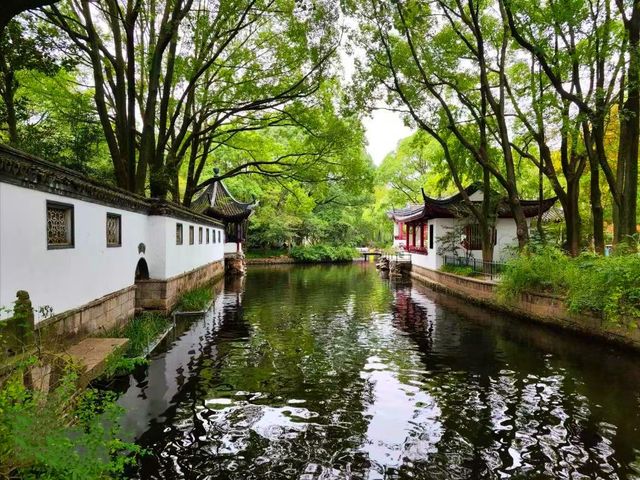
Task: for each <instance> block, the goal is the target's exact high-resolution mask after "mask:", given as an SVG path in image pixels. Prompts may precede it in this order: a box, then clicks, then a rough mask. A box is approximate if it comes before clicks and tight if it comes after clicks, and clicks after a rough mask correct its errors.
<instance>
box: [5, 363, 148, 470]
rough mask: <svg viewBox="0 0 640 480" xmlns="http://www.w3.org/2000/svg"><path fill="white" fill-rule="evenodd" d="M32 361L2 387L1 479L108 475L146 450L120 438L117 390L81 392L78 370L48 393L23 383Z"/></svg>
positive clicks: (121, 468)
mask: <svg viewBox="0 0 640 480" xmlns="http://www.w3.org/2000/svg"><path fill="white" fill-rule="evenodd" d="M34 363H35V360H32V363H31V365H33V364H34ZM31 365H23V366H22V368H18V369H16V370H15V371H14V372H13V374H12V375H11V376H10V377H9V378H6V379H5V381H4V383H3V385H2V388H1V389H0V478H42V479H60V478H82V479H88V480H89V479H103V478H109V477H113V476H118V475H119V474H120V473H122V472H123V470H124V468H125V467H126V465H127V464H129V463H134V462H135V455H136V454H139V453H141V449H140V448H139V447H137V446H136V445H134V444H129V443H125V442H123V441H122V440H121V439H120V436H121V432H120V425H119V423H118V418H119V416H120V414H121V408H120V407H118V406H117V404H116V403H115V395H114V394H112V393H104V392H98V391H96V390H92V389H89V390H86V391H84V392H81V393H78V392H77V390H76V382H77V378H78V377H77V373H76V372H75V371H74V370H73V369H65V371H64V373H63V375H62V376H61V380H60V382H59V383H57V386H55V387H54V388H53V389H52V390H51V391H50V392H49V393H44V392H41V391H38V390H31V389H29V388H26V387H25V385H24V381H23V376H24V374H25V373H26V371H27V370H28V368H29V367H30V366H31ZM131 454H134V455H133V456H132V455H131Z"/></svg>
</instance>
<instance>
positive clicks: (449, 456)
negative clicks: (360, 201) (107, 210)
mask: <svg viewBox="0 0 640 480" xmlns="http://www.w3.org/2000/svg"><path fill="white" fill-rule="evenodd" d="M636 365H637V359H636V358H633V357H631V356H629V355H625V354H622V353H620V352H615V351H611V350H609V349H607V348H606V347H602V346H597V345H594V344H592V343H590V342H588V341H585V340H583V339H575V338H570V336H569V335H568V334H559V333H556V332H550V331H548V330H544V329H540V328H538V327H535V326H532V325H530V324H524V323H520V322H518V321H517V320H514V319H510V318H506V317H503V316H501V315H499V314H496V313H493V312H488V311H486V310H482V309H478V308H475V307H473V306H470V305H468V304H465V303H464V302H461V301H460V300H457V299H455V298H452V297H449V296H446V295H442V294H437V293H435V292H432V291H430V290H428V289H426V288H423V287H420V286H417V285H414V286H411V285H409V284H399V285H395V284H391V283H389V282H388V281H383V280H381V279H380V278H379V277H378V276H377V273H376V271H375V270H374V269H372V268H370V267H369V266H367V265H359V264H354V265H350V266H320V267H291V266H288V267H271V268H257V269H252V270H250V271H249V273H248V276H247V278H246V281H245V282H244V283H243V282H239V283H237V282H236V283H235V284H233V285H232V284H229V283H228V284H227V285H226V287H225V291H224V293H223V294H222V295H220V296H218V298H217V299H216V302H215V304H214V306H213V307H212V309H211V311H209V312H208V313H207V315H206V317H205V318H203V319H199V320H197V321H194V322H191V323H190V324H188V325H186V326H185V327H184V331H183V332H181V333H179V334H178V335H176V336H175V337H174V338H173V339H171V341H170V342H168V344H167V346H166V349H165V350H164V351H163V352H162V353H159V354H157V355H156V356H155V357H154V358H153V360H152V363H151V365H150V366H149V368H148V370H147V372H146V373H145V374H144V375H142V376H139V377H138V378H133V377H132V378H131V379H130V385H129V387H128V388H127V389H126V391H125V393H124V394H123V396H122V399H121V403H122V405H124V406H125V407H126V409H127V415H126V416H125V418H124V422H125V424H126V425H127V426H129V427H130V428H131V429H132V430H133V431H134V432H135V434H136V436H138V440H139V442H140V443H141V444H142V445H143V446H144V447H145V448H147V449H148V450H149V451H150V454H149V455H148V456H147V457H145V458H144V459H143V461H142V463H141V465H140V468H139V469H138V470H137V471H136V472H131V473H132V476H138V477H140V478H176V477H184V478H212V479H272V478H273V479H280V478H282V479H300V480H315V479H320V478H323V479H329V478H336V479H337V478H341V479H342V478H344V479H378V478H413V479H430V478H494V477H516V478H522V477H535V478H541V477H547V478H594V477H598V476H599V477H601V478H632V477H633V475H639V473H638V471H636V470H637V469H638V467H639V461H638V456H639V455H638V448H639V446H640V435H639V434H638V427H639V426H640V418H639V413H638V412H639V409H638V398H639V396H638V394H639V393H640V371H639V368H638V367H637V366H636ZM634 462H635V467H634ZM634 468H635V469H636V470H634Z"/></svg>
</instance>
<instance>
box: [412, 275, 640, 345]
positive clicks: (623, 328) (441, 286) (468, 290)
mask: <svg viewBox="0 0 640 480" xmlns="http://www.w3.org/2000/svg"><path fill="white" fill-rule="evenodd" d="M411 276H412V277H413V278H415V279H417V280H419V281H421V282H423V283H425V284H426V285H427V286H429V287H431V288H433V289H434V290H439V291H444V292H447V293H450V294H452V295H455V296H458V297H461V298H464V299H466V300H468V301H469V302H471V303H474V304H478V305H483V306H486V307H490V308H493V309H494V310H499V311H503V312H507V313H509V314H513V315H517V316H519V317H522V318H526V319H529V320H533V321H536V322H538V323H544V324H547V325H550V326H553V327H559V328H564V329H567V330H572V331H574V332H579V333H581V334H584V335H588V336H590V337H596V338H602V339H606V340H608V341H611V342H614V343H617V344H618V345H624V346H627V347H632V348H633V349H637V350H640V328H638V327H640V325H636V326H631V325H629V323H630V321H627V322H625V321H622V322H621V323H619V324H618V323H612V322H605V321H604V320H603V319H602V318H600V317H597V316H594V315H589V314H584V313H581V314H575V313H572V312H569V311H568V310H567V307H566V305H565V302H564V299H563V298H562V297H559V296H557V295H548V294H544V293H536V292H525V293H523V294H521V295H520V296H519V297H518V298H516V299H514V300H513V301H510V302H509V303H504V302H501V301H500V300H499V299H498V295H497V284H496V283H493V282H488V281H483V280H478V279H475V278H467V277H462V276H459V275H454V274H451V273H446V272H440V271H436V270H430V269H428V268H422V267H419V266H417V265H412V267H411ZM636 323H638V322H636Z"/></svg>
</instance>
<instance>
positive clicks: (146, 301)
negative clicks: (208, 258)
mask: <svg viewBox="0 0 640 480" xmlns="http://www.w3.org/2000/svg"><path fill="white" fill-rule="evenodd" d="M222 275H224V264H223V262H222V261H218V262H212V263H210V264H208V265H205V266H203V267H200V268H196V269H194V270H191V271H190V272H186V273H183V274H182V275H177V276H175V277H172V278H170V279H168V280H154V279H150V280H138V281H137V282H136V286H137V291H136V295H135V308H136V309H143V310H155V311H159V312H162V313H165V314H166V313H169V312H170V311H171V309H172V308H173V307H174V306H175V304H176V303H177V302H178V300H180V297H181V296H182V295H183V294H184V293H186V292H188V291H190V290H193V289H195V288H199V287H201V286H203V285H206V284H208V283H211V282H213V281H214V280H216V279H218V278H220V277H221V276H222Z"/></svg>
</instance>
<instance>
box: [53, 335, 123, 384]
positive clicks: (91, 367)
mask: <svg viewBox="0 0 640 480" xmlns="http://www.w3.org/2000/svg"><path fill="white" fill-rule="evenodd" d="M128 342H129V339H127V338H85V339H84V340H82V341H81V342H80V343H77V344H75V345H73V346H71V347H69V348H68V349H67V350H65V352H64V354H65V355H69V356H70V357H71V358H72V359H73V360H74V361H75V362H76V363H78V364H79V365H80V367H81V368H82V370H83V374H82V378H81V383H84V384H86V383H89V382H90V381H91V380H92V379H94V378H96V377H97V376H99V375H100V374H101V373H102V371H103V370H104V368H105V365H106V360H107V358H108V357H109V355H111V354H112V353H115V352H117V351H118V350H120V349H122V348H124V346H125V345H126V344H127V343H128Z"/></svg>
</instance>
